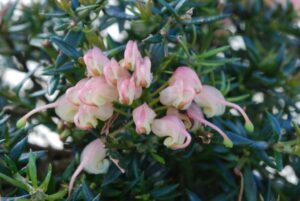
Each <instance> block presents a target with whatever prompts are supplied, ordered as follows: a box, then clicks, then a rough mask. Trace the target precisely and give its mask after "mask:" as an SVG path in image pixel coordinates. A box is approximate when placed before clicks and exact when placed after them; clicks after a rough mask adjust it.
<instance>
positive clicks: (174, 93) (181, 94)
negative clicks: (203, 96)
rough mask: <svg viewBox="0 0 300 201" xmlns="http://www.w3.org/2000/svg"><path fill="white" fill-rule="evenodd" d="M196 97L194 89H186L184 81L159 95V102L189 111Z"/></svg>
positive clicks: (179, 81) (177, 82) (178, 82)
mask: <svg viewBox="0 0 300 201" xmlns="http://www.w3.org/2000/svg"><path fill="white" fill-rule="evenodd" d="M194 97H195V91H194V89H193V88H192V87H185V86H184V83H183V81H182V80H177V81H176V82H174V83H173V84H172V85H170V86H168V87H167V88H165V89H164V90H162V91H161V92H160V94H159V100H160V102H161V103H162V104H163V105H167V106H173V107H175V108H177V109H181V110H185V109H187V108H188V107H189V106H190V104H191V103H192V101H193V99H194Z"/></svg>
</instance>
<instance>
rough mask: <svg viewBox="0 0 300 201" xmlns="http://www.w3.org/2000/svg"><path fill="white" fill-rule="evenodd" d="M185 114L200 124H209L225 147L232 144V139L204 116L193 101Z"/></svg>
mask: <svg viewBox="0 0 300 201" xmlns="http://www.w3.org/2000/svg"><path fill="white" fill-rule="evenodd" d="M187 115H188V116H189V117H190V118H191V119H193V120H194V121H196V122H198V123H200V124H204V126H209V127H210V128H212V129H214V130H215V131H217V132H218V133H219V134H220V135H221V136H222V137H223V139H224V141H223V143H224V145H225V146H226V147H229V148H231V147H232V146H233V144H232V141H231V140H230V139H229V138H228V136H227V135H226V134H225V133H224V132H223V131H222V130H221V129H220V128H218V127H217V126H216V125H214V124H212V123H210V122H209V121H207V120H206V119H205V118H204V116H203V113H202V111H201V109H200V108H199V107H198V106H197V105H196V104H195V103H192V104H191V106H190V107H189V108H188V110H187Z"/></svg>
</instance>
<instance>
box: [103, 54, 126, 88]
mask: <svg viewBox="0 0 300 201" xmlns="http://www.w3.org/2000/svg"><path fill="white" fill-rule="evenodd" d="M103 74H104V77H105V80H106V81H107V83H108V84H110V85H112V86H117V81H118V80H119V79H129V78H130V74H129V72H128V71H127V70H126V69H125V68H121V66H120V64H119V63H118V62H117V61H116V60H115V59H114V58H112V59H111V60H110V62H109V63H107V64H106V65H105V66H104V69H103Z"/></svg>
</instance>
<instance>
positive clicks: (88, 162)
mask: <svg viewBox="0 0 300 201" xmlns="http://www.w3.org/2000/svg"><path fill="white" fill-rule="evenodd" d="M105 156H106V149H105V145H104V144H103V143H102V142H101V140H100V139H96V140H94V141H92V142H91V143H89V144H88V145H87V146H86V147H85V148H84V149H83V151H82V153H81V157H80V164H79V166H78V167H77V169H76V170H75V172H74V173H73V175H72V177H71V180H70V184H69V195H70V193H71V191H72V189H73V186H74V183H75V181H76V178H77V176H78V175H79V174H80V172H81V171H82V170H84V171H86V172H87V173H90V174H104V173H106V172H107V170H108V167H109V164H110V163H109V160H107V159H105Z"/></svg>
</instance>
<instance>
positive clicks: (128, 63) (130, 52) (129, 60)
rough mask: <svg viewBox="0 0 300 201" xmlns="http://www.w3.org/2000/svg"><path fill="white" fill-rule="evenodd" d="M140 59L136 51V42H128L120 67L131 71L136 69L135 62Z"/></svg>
mask: <svg viewBox="0 0 300 201" xmlns="http://www.w3.org/2000/svg"><path fill="white" fill-rule="evenodd" d="M141 58H142V56H141V53H140V51H139V49H138V46H137V42H136V41H132V40H130V41H128V43H127V45H126V48H125V51H124V60H123V61H122V67H124V68H127V69H128V70H131V71H133V70H134V69H135V67H136V62H137V60H139V59H141Z"/></svg>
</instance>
